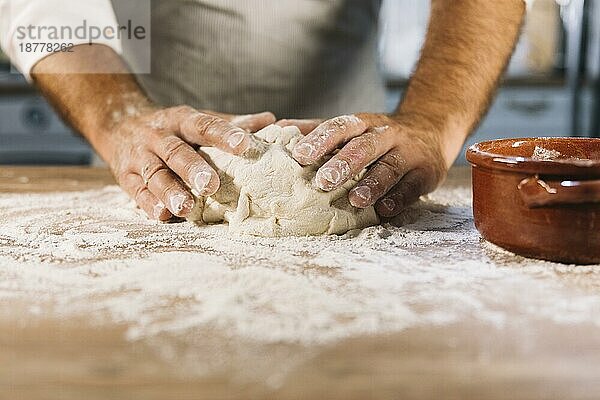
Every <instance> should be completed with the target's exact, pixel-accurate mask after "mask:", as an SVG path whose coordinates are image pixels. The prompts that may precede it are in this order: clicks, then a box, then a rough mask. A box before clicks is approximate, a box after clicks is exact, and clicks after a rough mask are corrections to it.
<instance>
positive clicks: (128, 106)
mask: <svg viewBox="0 0 600 400" xmlns="http://www.w3.org/2000/svg"><path fill="white" fill-rule="evenodd" d="M97 65H102V66H103V70H105V71H106V70H110V71H115V73H114V74H81V73H77V72H78V71H93V70H94V69H95V66H97ZM36 71H43V73H38V72H36ZM50 72H51V73H50ZM31 75H32V78H33V80H34V82H35V83H36V85H37V86H38V88H39V89H40V91H41V92H42V93H43V95H44V96H45V97H46V99H48V101H50V102H51V103H52V104H53V105H54V107H55V108H56V109H57V111H58V112H59V113H60V114H61V115H62V116H63V118H64V119H65V120H66V121H67V122H68V123H70V124H71V125H72V126H73V127H74V128H75V129H76V130H77V131H78V132H80V133H81V134H82V135H83V136H84V137H85V138H86V139H87V140H88V141H89V142H90V143H91V144H92V145H93V146H94V147H95V148H96V150H97V151H98V152H99V153H100V155H101V156H102V157H103V158H105V159H106V156H107V155H106V154H103V153H105V152H106V151H108V149H107V148H106V146H105V145H104V144H103V143H104V142H103V140H102V139H104V138H105V137H106V136H107V135H109V134H110V131H111V130H112V128H113V127H114V125H115V124H117V123H118V122H120V120H121V119H122V118H124V117H127V116H135V115H137V114H139V113H141V112H142V111H144V110H146V109H150V108H152V105H151V102H150V101H149V100H148V98H147V97H146V95H145V94H144V93H143V91H142V90H141V88H140V87H139V85H138V84H137V82H136V80H135V77H134V76H133V75H132V74H131V73H130V72H129V70H128V68H127V66H126V65H125V63H124V62H123V61H122V59H121V57H120V56H119V55H118V54H117V53H116V52H114V51H113V50H112V49H111V48H109V47H107V46H102V45H92V46H88V45H82V46H76V47H75V48H74V53H57V54H54V55H51V56H49V57H46V58H44V59H43V60H41V61H40V62H39V63H38V64H37V65H36V66H35V67H34V68H33V70H32V74H31Z"/></svg>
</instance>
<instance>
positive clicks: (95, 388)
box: [0, 167, 600, 400]
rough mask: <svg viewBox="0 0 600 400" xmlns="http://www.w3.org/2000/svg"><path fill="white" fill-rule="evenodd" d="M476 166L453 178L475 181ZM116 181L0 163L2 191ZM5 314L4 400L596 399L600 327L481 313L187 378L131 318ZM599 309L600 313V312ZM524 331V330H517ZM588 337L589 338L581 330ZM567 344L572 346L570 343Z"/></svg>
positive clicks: (1, 351)
mask: <svg viewBox="0 0 600 400" xmlns="http://www.w3.org/2000/svg"><path fill="white" fill-rule="evenodd" d="M468 182H469V180H468V171H467V170H466V169H457V170H454V171H452V173H451V176H450V179H449V184H451V185H467V184H468ZM111 183H113V181H112V179H111V177H110V175H109V174H108V172H107V171H106V170H102V169H78V168H8V167H0V193H6V192H13V193H23V192H40V191H53V190H60V191H65V190H85V189H92V188H99V187H103V186H105V185H107V184H111ZM596 293H597V292H596ZM5 306H10V310H8V311H7V310H5V312H2V313H0V315H1V317H0V399H7V400H9V399H10V400H16V399H77V400H81V399H86V400H91V399H161V400H162V399H251V398H273V399H370V398H374V399H434V398H435V399H576V398H577V399H597V398H599V397H600V329H599V327H598V326H592V325H590V326H582V325H578V326H577V327H574V328H572V329H565V328H564V327H561V326H557V325H554V324H549V323H548V322H547V321H540V322H539V325H538V326H536V329H537V330H538V331H540V332H543V335H538V336H536V339H535V342H534V343H529V344H528V345H527V346H521V345H519V341H520V340H522V338H523V337H526V335H525V333H526V332H523V331H521V330H520V327H519V326H518V325H510V324H509V325H507V326H506V327H504V328H502V329H497V328H490V327H489V326H487V325H484V324H482V323H481V322H480V321H477V320H476V319H473V320H472V321H461V322H460V323H457V324H447V325H444V326H439V327H423V328H410V329H407V330H405V331H402V332H399V333H395V334H389V335H384V336H376V337H368V338H355V339H349V340H344V341H341V342H338V343H335V344H333V345H330V346H326V347H324V348H322V349H319V351H318V353H316V354H315V355H314V356H313V357H311V358H310V359H309V360H308V361H307V362H305V363H303V364H302V365H300V366H299V367H298V368H296V369H295V370H294V371H292V372H291V373H290V374H289V375H288V377H287V378H286V380H285V382H283V384H282V385H279V386H278V387H277V388H272V387H269V386H267V385H264V384H260V383H244V382H235V381H232V380H231V379H230V377H229V376H227V375H226V374H224V375H220V376H210V377H194V376H188V377H182V374H181V373H180V372H181V371H177V363H175V364H173V363H167V362H165V361H164V360H163V359H161V358H159V357H158V356H157V355H156V353H155V352H153V351H151V349H150V345H149V344H147V343H144V342H135V343H130V342H128V341H127V340H125V335H124V332H125V327H124V326H120V325H117V324H113V325H111V324H105V325H102V326H100V327H98V326H92V325H91V324H89V323H88V322H87V321H85V320H69V319H58V318H48V319H46V318H44V317H43V316H39V317H38V318H36V319H34V320H31V318H30V317H28V320H27V321H26V322H27V323H24V322H23V320H22V314H21V312H20V308H19V307H20V305H19V304H18V303H17V304H13V303H11V304H10V305H5ZM598 311H599V312H600V310H598ZM515 338H517V339H515ZM577 338H581V340H579V339H577ZM565 344H567V345H565Z"/></svg>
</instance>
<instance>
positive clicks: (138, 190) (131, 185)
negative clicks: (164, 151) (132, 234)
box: [119, 173, 173, 222]
mask: <svg viewBox="0 0 600 400" xmlns="http://www.w3.org/2000/svg"><path fill="white" fill-rule="evenodd" d="M119 184H120V185H121V187H122V188H123V190H125V192H126V193H127V194H129V196H130V197H131V198H132V199H133V200H134V201H135V202H136V204H137V205H138V207H140V208H141V209H142V210H144V212H145V213H146V214H147V215H148V217H149V218H150V219H154V220H158V221H163V222H166V221H168V220H170V219H171V218H173V214H171V212H170V211H169V210H168V209H167V207H166V206H165V204H164V203H163V202H162V201H160V200H159V199H157V198H156V196H154V195H153V194H152V193H151V192H150V191H149V190H148V188H147V187H146V185H145V184H144V181H143V179H142V177H141V176H140V175H138V174H134V173H128V174H126V175H125V176H124V177H122V179H119Z"/></svg>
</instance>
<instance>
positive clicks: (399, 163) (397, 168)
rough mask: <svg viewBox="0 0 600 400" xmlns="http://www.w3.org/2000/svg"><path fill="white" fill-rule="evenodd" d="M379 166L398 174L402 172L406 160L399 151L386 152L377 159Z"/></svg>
mask: <svg viewBox="0 0 600 400" xmlns="http://www.w3.org/2000/svg"><path fill="white" fill-rule="evenodd" d="M379 166H380V168H384V169H387V170H388V171H389V172H390V173H392V174H394V175H398V174H401V173H403V172H404V170H405V168H406V160H405V159H404V157H402V156H401V155H400V154H399V153H388V154H387V155H385V156H384V157H382V158H381V159H380V160H379Z"/></svg>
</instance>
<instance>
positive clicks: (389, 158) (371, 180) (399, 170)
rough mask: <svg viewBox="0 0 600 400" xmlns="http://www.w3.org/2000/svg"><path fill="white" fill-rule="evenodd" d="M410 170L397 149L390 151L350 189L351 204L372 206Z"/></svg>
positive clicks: (365, 206) (359, 206) (360, 206)
mask: <svg viewBox="0 0 600 400" xmlns="http://www.w3.org/2000/svg"><path fill="white" fill-rule="evenodd" d="M408 170H409V166H408V163H407V162H406V160H405V158H404V157H403V156H402V155H401V154H400V153H399V152H397V151H393V150H392V151H390V152H389V153H387V154H386V155H384V156H383V157H381V158H380V159H379V160H378V161H377V162H376V163H375V164H374V165H373V166H372V167H371V168H370V169H369V171H368V172H367V174H366V175H365V176H364V178H363V179H362V180H361V181H360V182H358V183H357V184H356V186H355V187H354V189H352V190H351V191H350V193H349V195H348V197H349V199H350V204H352V205H353V206H354V207H357V208H367V207H371V206H372V205H373V204H375V202H376V201H377V200H379V199H380V198H381V197H383V195H385V194H386V193H387V192H389V191H390V190H391V189H392V188H393V187H394V186H396V184H397V183H398V182H400V180H401V179H402V177H404V175H405V174H406V173H407V172H408Z"/></svg>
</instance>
